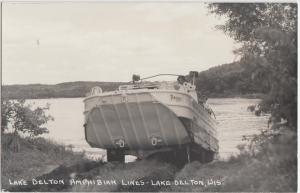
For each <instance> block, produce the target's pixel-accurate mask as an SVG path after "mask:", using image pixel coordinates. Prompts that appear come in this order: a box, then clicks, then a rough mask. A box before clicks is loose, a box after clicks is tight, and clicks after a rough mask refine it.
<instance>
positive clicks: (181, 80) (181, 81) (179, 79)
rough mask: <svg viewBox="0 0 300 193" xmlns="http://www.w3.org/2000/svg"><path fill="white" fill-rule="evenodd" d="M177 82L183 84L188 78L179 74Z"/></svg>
mask: <svg viewBox="0 0 300 193" xmlns="http://www.w3.org/2000/svg"><path fill="white" fill-rule="evenodd" d="M177 82H178V83H179V84H181V85H182V84H183V83H184V82H186V79H185V77H184V76H178V78H177Z"/></svg>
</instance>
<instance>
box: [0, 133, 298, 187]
mask: <svg viewBox="0 0 300 193" xmlns="http://www.w3.org/2000/svg"><path fill="white" fill-rule="evenodd" d="M11 138H12V136H11V135H3V136H2V187H3V188H4V189H6V188H8V179H9V178H10V179H22V178H23V179H27V180H31V179H32V178H37V179H64V181H65V182H66V183H65V184H64V185H35V186H32V185H29V186H26V187H21V188H19V187H18V188H17V189H10V190H13V191H22V192H25V191H40V192H43V191H48V192H49V191H50V192H51V191H54V192H60V191H65V192H66V191H69V192H70V191H72V192H115V191H120V192H123V191H124V192H134V191H137V192H141V191H143V192H145V191H147V192H153V191H162V192H164V191H168V192H296V191H297V149H296V147H297V146H296V145H297V140H296V139H297V136H296V135H295V134H294V133H286V134H284V135H280V136H278V137H276V138H275V140H273V141H272V142H270V143H265V144H264V145H263V146H261V147H260V149H256V150H255V151H249V150H251V149H247V148H240V150H241V152H240V154H239V155H237V156H235V157H231V158H230V159H229V160H228V161H214V162H212V163H209V164H201V163H200V162H197V161H196V162H192V163H189V164H187V165H186V166H185V167H184V168H182V169H180V168H176V167H175V166H174V165H173V164H172V163H165V162H162V161H157V160H142V161H136V162H132V163H126V164H122V163H115V162H113V163H103V162H101V161H100V162H95V161H91V160H86V159H85V158H84V155H83V154H75V153H74V152H72V151H69V150H65V148H64V147H63V146H61V145H57V144H54V143H52V142H49V141H47V140H45V139H41V138H38V139H35V140H30V139H21V138H18V140H19V143H20V150H19V152H15V151H14V150H15V149H16V148H18V147H17V146H16V144H17V143H16V142H10V141H11ZM252 150H253V149H252ZM70 180H75V181H78V182H80V183H83V184H80V183H78V184H72V185H70ZM87 180H90V181H97V180H98V181H99V180H100V181H101V183H102V184H101V185H99V184H97V183H96V184H84V182H86V181H87ZM192 180H193V181H197V182H198V184H197V183H192V182H191V181H192ZM98 181H97V182H98ZM157 182H159V184H160V185H158V183H157ZM199 182H203V184H201V183H199ZM130 184H131V185H130Z"/></svg>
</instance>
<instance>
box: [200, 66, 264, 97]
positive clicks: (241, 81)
mask: <svg viewBox="0 0 300 193" xmlns="http://www.w3.org/2000/svg"><path fill="white" fill-rule="evenodd" d="M256 70H257V69H250V68H249V67H248V66H247V65H243V64H241V63H239V62H234V63H229V64H223V65H220V66H216V67H213V68H210V69H208V70H206V71H202V72H200V73H199V76H198V78H197V79H196V86H197V88H198V90H199V91H200V92H201V93H202V94H204V95H206V96H208V97H234V96H247V95H248V96H251V95H253V94H257V93H262V94H264V93H266V92H267V91H268V89H269V88H268V87H267V86H266V85H264V84H262V83H259V82H257V81H256V80H255V78H254V77H255V76H254V75H255V73H256V72H255V71H256Z"/></svg>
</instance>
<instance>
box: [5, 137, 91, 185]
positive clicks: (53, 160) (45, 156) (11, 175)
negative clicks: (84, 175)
mask: <svg viewBox="0 0 300 193" xmlns="http://www.w3.org/2000/svg"><path fill="white" fill-rule="evenodd" d="M1 142H2V146H1V148H2V149H1V150H2V152H1V174H2V176H1V182H2V189H8V188H9V187H10V185H9V179H11V180H21V179H24V180H31V179H33V178H34V177H37V176H40V175H42V174H45V173H48V172H50V171H51V170H53V169H55V168H56V167H58V166H59V165H62V164H64V165H72V164H76V163H81V162H85V161H87V160H86V158H85V157H84V154H82V153H74V152H72V151H71V150H66V148H65V147H64V146H63V145H59V144H56V143H54V142H52V141H49V140H46V139H44V138H35V139H30V138H21V137H19V136H14V135H13V134H2V138H1Z"/></svg>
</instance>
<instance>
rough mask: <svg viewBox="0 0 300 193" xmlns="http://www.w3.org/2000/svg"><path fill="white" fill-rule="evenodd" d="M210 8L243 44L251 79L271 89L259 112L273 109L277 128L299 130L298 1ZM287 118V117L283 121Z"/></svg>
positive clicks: (227, 29)
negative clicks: (223, 20) (222, 19)
mask: <svg viewBox="0 0 300 193" xmlns="http://www.w3.org/2000/svg"><path fill="white" fill-rule="evenodd" d="M209 9H210V12H211V13H213V14H216V15H220V16H221V15H222V16H225V17H226V23H225V24H224V25H220V26H217V28H218V29H220V30H223V31H224V32H225V33H226V34H228V35H229V36H230V37H232V38H233V39H234V40H236V41H237V42H239V43H242V45H243V46H242V47H241V48H240V49H238V50H235V53H236V54H239V55H240V56H241V60H240V63H241V65H243V66H245V68H248V70H251V71H252V76H251V79H252V81H255V82H257V83H259V84H262V85H264V88H266V89H268V90H267V92H268V95H267V96H266V97H265V98H264V99H263V100H262V102H261V103H260V105H259V109H258V112H269V113H271V118H270V122H271V123H272V125H273V127H272V129H273V130H276V129H278V128H283V127H280V126H282V125H283V124H284V125H285V126H288V127H284V128H289V129H291V130H293V131H296V130H297V4H296V3H212V4H209ZM283 120H284V121H283Z"/></svg>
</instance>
